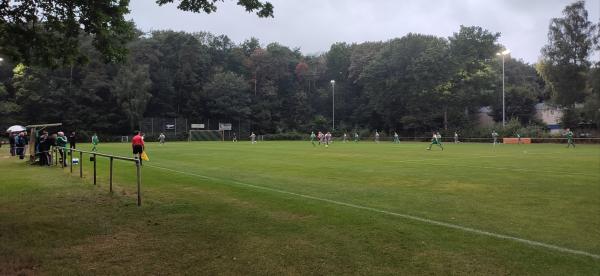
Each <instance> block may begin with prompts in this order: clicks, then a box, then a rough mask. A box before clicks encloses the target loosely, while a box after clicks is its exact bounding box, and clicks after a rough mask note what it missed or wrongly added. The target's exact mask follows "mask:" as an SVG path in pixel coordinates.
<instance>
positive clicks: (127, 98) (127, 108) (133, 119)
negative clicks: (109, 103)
mask: <svg viewBox="0 0 600 276" xmlns="http://www.w3.org/2000/svg"><path fill="white" fill-rule="evenodd" d="M113 83H114V84H113V86H114V88H113V89H114V94H115V95H116V97H117V100H118V102H119V105H120V106H121V108H122V110H123V113H125V115H126V116H127V119H128V121H129V126H130V128H129V130H130V131H133V130H135V129H139V127H140V122H141V121H142V119H143V118H144V117H143V115H144V112H145V111H146V107H147V105H148V101H149V100H150V98H151V97H152V94H150V86H151V84H152V83H151V81H150V73H149V69H148V65H132V64H126V65H124V66H122V67H121V68H120V69H119V73H118V74H117V76H116V78H115V79H114V81H113Z"/></svg>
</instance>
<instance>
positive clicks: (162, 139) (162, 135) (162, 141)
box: [158, 132, 166, 146]
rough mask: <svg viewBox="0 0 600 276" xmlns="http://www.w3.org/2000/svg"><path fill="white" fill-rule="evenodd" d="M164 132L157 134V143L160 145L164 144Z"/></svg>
mask: <svg viewBox="0 0 600 276" xmlns="http://www.w3.org/2000/svg"><path fill="white" fill-rule="evenodd" d="M165 138H166V137H165V134H164V133H162V132H161V133H160V135H158V143H159V144H160V145H161V146H162V145H164V144H165Z"/></svg>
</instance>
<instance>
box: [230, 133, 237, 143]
mask: <svg viewBox="0 0 600 276" xmlns="http://www.w3.org/2000/svg"><path fill="white" fill-rule="evenodd" d="M231 141H233V142H234V143H237V134H235V132H234V133H233V138H232V139H231Z"/></svg>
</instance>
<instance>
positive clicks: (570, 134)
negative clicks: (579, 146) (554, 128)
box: [565, 128, 575, 148]
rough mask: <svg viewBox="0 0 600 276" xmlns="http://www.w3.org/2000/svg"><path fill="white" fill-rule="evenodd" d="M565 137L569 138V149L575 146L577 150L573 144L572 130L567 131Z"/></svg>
mask: <svg viewBox="0 0 600 276" xmlns="http://www.w3.org/2000/svg"><path fill="white" fill-rule="evenodd" d="M565 131H566V132H565V136H567V148H569V147H570V146H573V148H575V142H573V132H572V131H571V129H570V128H567V129H565Z"/></svg>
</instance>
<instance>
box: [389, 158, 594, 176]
mask: <svg viewBox="0 0 600 276" xmlns="http://www.w3.org/2000/svg"><path fill="white" fill-rule="evenodd" d="M446 160H447V159H446ZM422 161H431V160H427V159H423V160H422ZM389 162H393V163H414V164H416V163H419V165H432V166H451V167H461V168H469V169H493V170H502V171H516V172H528V173H529V172H534V173H536V172H537V173H543V174H561V175H581V176H591V177H598V174H589V173H578V172H561V171H544V170H530V169H523V168H514V167H512V168H511V167H490V166H469V165H460V164H447V163H424V162H421V161H419V160H394V161H389Z"/></svg>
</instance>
